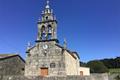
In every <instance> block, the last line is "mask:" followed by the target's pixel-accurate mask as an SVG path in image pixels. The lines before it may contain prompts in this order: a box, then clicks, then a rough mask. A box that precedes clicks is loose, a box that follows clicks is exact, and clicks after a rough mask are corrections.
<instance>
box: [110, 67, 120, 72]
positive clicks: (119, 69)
mask: <svg viewBox="0 0 120 80" xmlns="http://www.w3.org/2000/svg"><path fill="white" fill-rule="evenodd" d="M109 72H110V73H120V68H117V69H109Z"/></svg>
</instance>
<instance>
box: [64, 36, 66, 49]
mask: <svg viewBox="0 0 120 80" xmlns="http://www.w3.org/2000/svg"><path fill="white" fill-rule="evenodd" d="M64 48H65V49H66V48H67V41H66V38H64Z"/></svg>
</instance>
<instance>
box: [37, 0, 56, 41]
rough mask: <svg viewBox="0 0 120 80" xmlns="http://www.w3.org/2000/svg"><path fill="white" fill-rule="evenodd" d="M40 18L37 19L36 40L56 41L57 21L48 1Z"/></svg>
mask: <svg viewBox="0 0 120 80" xmlns="http://www.w3.org/2000/svg"><path fill="white" fill-rule="evenodd" d="M41 17H42V19H40V20H38V35H37V41H36V42H41V41H53V40H55V41H58V40H57V21H56V17H55V15H54V14H53V10H52V9H51V8H50V5H49V1H48V0H47V4H46V6H45V9H44V10H43V11H42V14H41Z"/></svg>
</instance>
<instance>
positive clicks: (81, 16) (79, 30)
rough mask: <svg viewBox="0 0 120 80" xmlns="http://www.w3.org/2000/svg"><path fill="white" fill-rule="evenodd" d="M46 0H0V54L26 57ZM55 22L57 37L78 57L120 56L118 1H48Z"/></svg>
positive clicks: (87, 59) (119, 6) (119, 7)
mask: <svg viewBox="0 0 120 80" xmlns="http://www.w3.org/2000/svg"><path fill="white" fill-rule="evenodd" d="M45 5H46V0H0V53H1V54H5V53H19V54H20V55H21V56H22V57H23V58H24V59H25V57H26V53H25V51H26V47H27V43H28V42H31V43H32V45H35V40H36V37H37V21H38V19H39V17H41V11H42V10H44V8H45ZM50 6H51V8H52V9H53V10H54V14H55V15H56V17H57V21H58V39H59V41H60V44H61V45H63V40H64V38H66V40H67V48H68V49H70V50H72V51H76V52H78V54H79V56H80V60H81V61H84V62H87V61H89V60H94V59H103V58H115V57H117V56H120V0H50Z"/></svg>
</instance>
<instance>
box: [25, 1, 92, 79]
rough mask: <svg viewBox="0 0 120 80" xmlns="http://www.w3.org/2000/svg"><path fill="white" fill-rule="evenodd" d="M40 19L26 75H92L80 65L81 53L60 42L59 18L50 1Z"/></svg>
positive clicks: (28, 54)
mask: <svg viewBox="0 0 120 80" xmlns="http://www.w3.org/2000/svg"><path fill="white" fill-rule="evenodd" d="M41 16H42V18H41V20H39V21H38V23H37V24H38V35H37V40H36V44H35V45H34V46H32V47H31V46H30V45H29V46H28V48H27V51H26V53H27V58H26V65H25V76H45V77H46V76H67V75H82V76H83V75H90V70H89V68H85V67H80V64H79V60H80V58H79V55H78V54H77V52H73V51H70V50H68V49H67V48H66V42H64V46H61V45H60V44H59V40H58V39H57V20H56V17H55V16H54V13H53V10H52V9H51V8H50V6H49V1H47V5H46V7H45V9H44V11H42V14H41Z"/></svg>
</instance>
